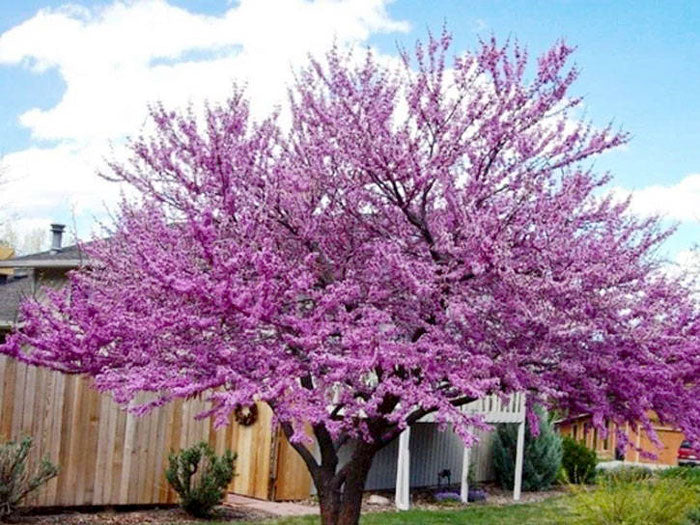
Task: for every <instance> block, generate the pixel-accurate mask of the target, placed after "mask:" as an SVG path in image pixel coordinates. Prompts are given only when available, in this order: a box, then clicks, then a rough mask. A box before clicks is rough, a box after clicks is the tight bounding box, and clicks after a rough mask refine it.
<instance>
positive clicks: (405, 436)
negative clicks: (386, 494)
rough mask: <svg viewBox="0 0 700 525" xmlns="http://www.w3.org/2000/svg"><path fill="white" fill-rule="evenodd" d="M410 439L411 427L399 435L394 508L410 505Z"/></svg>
mask: <svg viewBox="0 0 700 525" xmlns="http://www.w3.org/2000/svg"><path fill="white" fill-rule="evenodd" d="M410 439H411V427H407V428H406V430H404V431H403V432H401V434H400V435H399V455H398V458H397V460H396V496H395V498H394V499H395V502H396V508H397V509H399V510H408V509H409V508H410V507H411V490H410V466H411V451H410V450H409V440H410Z"/></svg>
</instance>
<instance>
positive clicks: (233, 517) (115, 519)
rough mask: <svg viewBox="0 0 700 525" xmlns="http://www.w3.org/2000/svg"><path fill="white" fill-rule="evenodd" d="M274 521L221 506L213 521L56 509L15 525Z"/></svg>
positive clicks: (160, 512)
mask: <svg viewBox="0 0 700 525" xmlns="http://www.w3.org/2000/svg"><path fill="white" fill-rule="evenodd" d="M271 517H273V516H272V515H271V514H268V513H266V512H262V511H259V510H255V509H248V508H239V507H232V506H222V507H219V508H217V509H216V511H215V513H214V514H213V515H212V517H211V518H208V519H197V518H193V517H192V516H190V515H189V514H187V513H186V512H185V511H183V510H182V509H180V508H179V507H170V508H141V509H133V508H132V509H106V510H104V509H103V510H98V511H95V510H94V509H93V510H88V509H84V510H72V511H67V510H66V509H57V510H56V511H55V512H45V511H43V510H34V511H32V512H30V513H23V514H20V515H19V516H17V517H16V518H15V520H14V521H13V522H12V523H16V524H18V525H59V524H60V525H141V524H148V523H151V524H154V525H166V524H168V525H169V524H173V525H177V524H185V523H188V524H189V523H191V524H196V523H197V522H205V523H211V522H212V521H241V522H246V521H260V520H265V519H269V518H271Z"/></svg>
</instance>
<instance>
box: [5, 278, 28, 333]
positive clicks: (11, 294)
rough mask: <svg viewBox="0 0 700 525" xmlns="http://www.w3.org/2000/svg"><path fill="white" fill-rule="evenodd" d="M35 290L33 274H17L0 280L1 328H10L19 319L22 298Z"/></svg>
mask: <svg viewBox="0 0 700 525" xmlns="http://www.w3.org/2000/svg"><path fill="white" fill-rule="evenodd" d="M33 292H34V279H33V278H32V276H31V274H29V273H24V274H16V275H13V276H12V278H10V279H7V280H6V281H0V328H9V327H10V326H12V325H13V324H14V322H15V321H16V319H17V312H18V311H19V306H20V304H21V303H22V299H24V298H25V297H27V296H28V295H31V294H32V293H33Z"/></svg>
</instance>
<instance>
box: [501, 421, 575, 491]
mask: <svg viewBox="0 0 700 525" xmlns="http://www.w3.org/2000/svg"><path fill="white" fill-rule="evenodd" d="M538 416H539V430H540V432H539V434H538V435H537V436H533V435H532V434H531V432H530V428H529V423H528V424H526V428H525V447H524V456H523V480H522V489H523V490H525V491H538V490H546V489H548V488H549V487H550V486H551V485H552V483H553V482H554V480H555V479H556V477H557V472H558V471H559V467H560V465H561V459H562V448H561V438H560V437H559V436H558V435H557V433H556V432H555V431H554V428H553V427H552V424H551V423H550V422H549V421H548V419H547V415H546V413H545V412H544V411H543V410H538ZM517 438H518V428H517V425H508V424H504V425H499V427H498V430H497V431H496V435H495V437H494V444H493V465H494V470H495V473H496V480H497V481H498V483H499V485H501V487H503V488H507V489H510V488H512V487H513V481H514V479H515V452H516V444H517Z"/></svg>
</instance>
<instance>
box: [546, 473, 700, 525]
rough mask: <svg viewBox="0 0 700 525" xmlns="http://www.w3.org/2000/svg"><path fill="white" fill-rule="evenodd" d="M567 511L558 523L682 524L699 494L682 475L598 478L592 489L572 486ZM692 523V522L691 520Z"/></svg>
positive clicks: (608, 524)
mask: <svg viewBox="0 0 700 525" xmlns="http://www.w3.org/2000/svg"><path fill="white" fill-rule="evenodd" d="M573 494H574V495H573V497H572V498H571V500H570V511H569V512H568V513H567V515H566V516H560V517H559V518H558V519H559V521H560V523H566V524H567V525H568V524H573V525H584V524H585V525H616V524H620V525H632V524H645V525H685V524H686V523H688V521H687V520H688V519H689V518H688V517H689V516H691V514H690V513H691V512H692V509H693V508H694V507H695V506H696V505H697V501H698V499H697V498H698V494H697V491H696V490H695V488H694V487H692V486H691V485H689V484H688V483H686V482H685V481H684V480H682V479H674V478H667V479H658V478H650V479H645V480H641V481H621V480H616V479H614V478H613V477H606V478H601V480H600V483H599V484H598V485H596V486H595V488H593V489H588V488H583V487H574V488H573ZM691 523H692V522H691Z"/></svg>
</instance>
